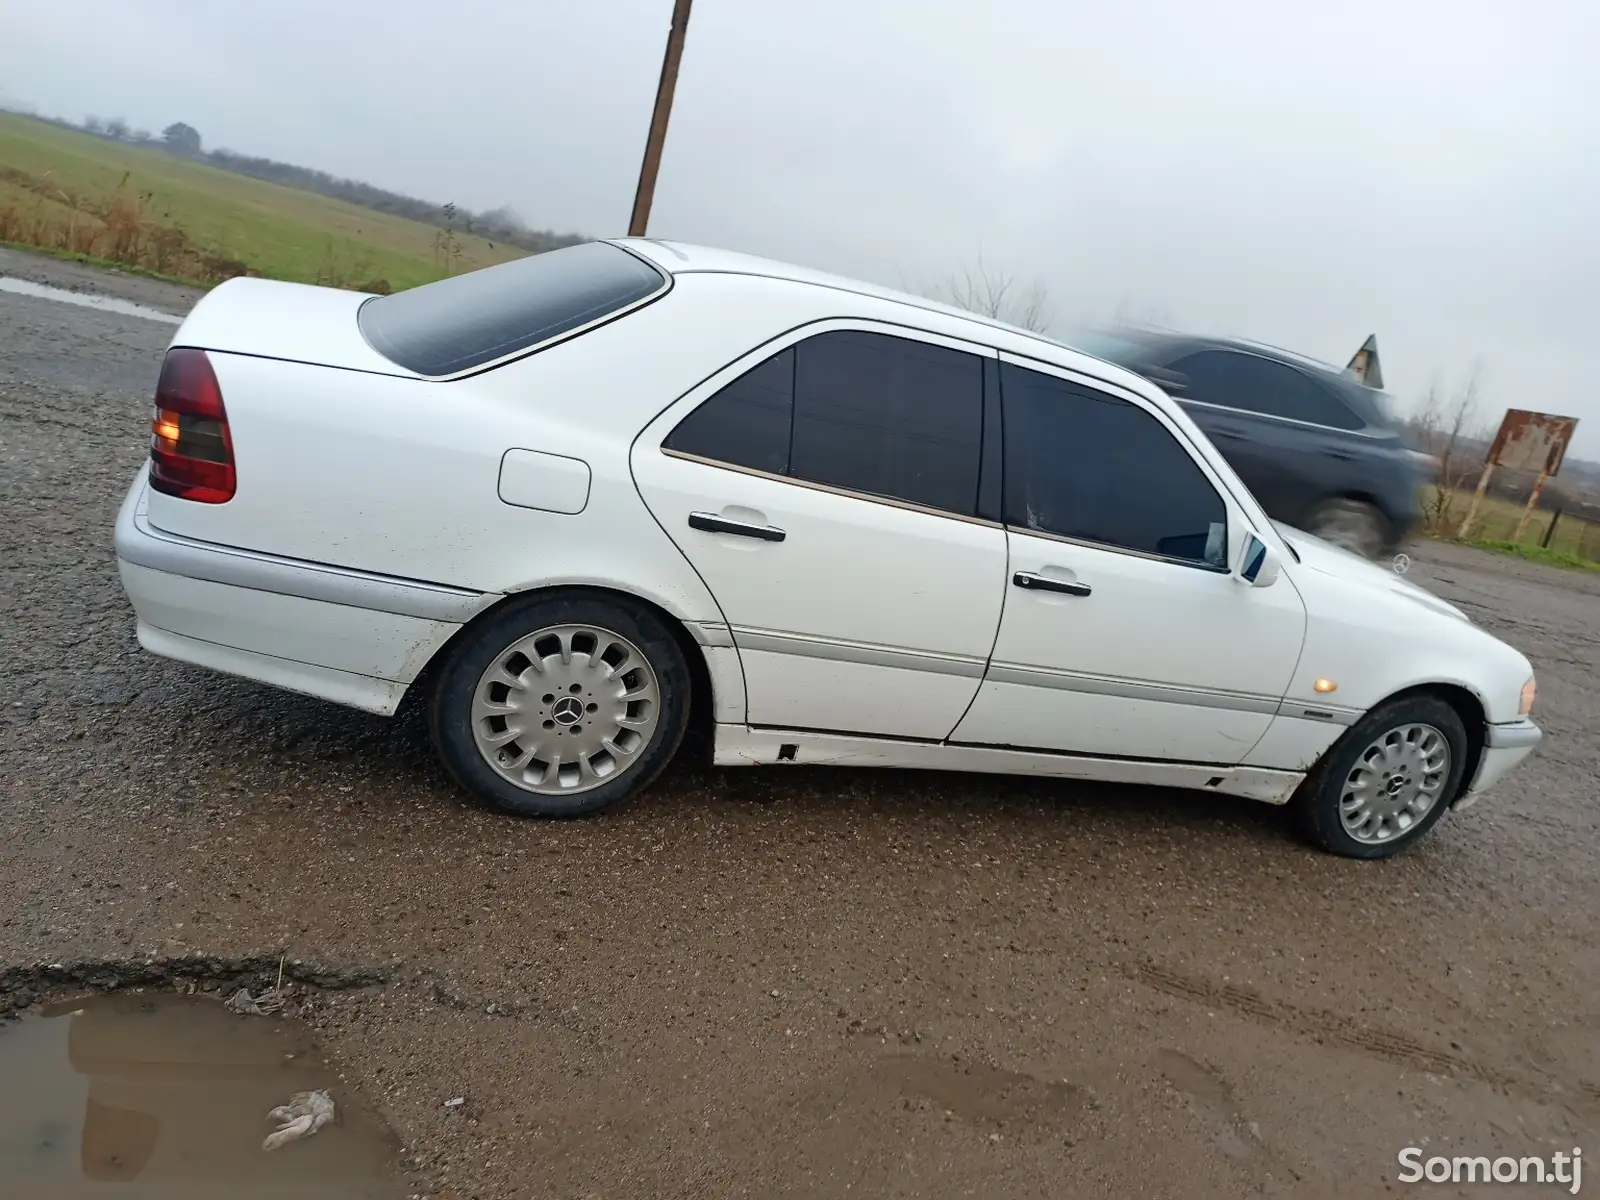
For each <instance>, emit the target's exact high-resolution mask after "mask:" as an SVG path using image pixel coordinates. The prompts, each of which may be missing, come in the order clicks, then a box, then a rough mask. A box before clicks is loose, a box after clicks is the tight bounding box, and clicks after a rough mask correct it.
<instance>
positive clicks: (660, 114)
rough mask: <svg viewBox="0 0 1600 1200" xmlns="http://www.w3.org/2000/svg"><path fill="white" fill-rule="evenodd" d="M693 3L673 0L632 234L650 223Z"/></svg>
mask: <svg viewBox="0 0 1600 1200" xmlns="http://www.w3.org/2000/svg"><path fill="white" fill-rule="evenodd" d="M692 3H693V0H674V2H673V5H672V29H671V31H670V32H669V33H668V34H667V53H666V56H665V57H664V58H662V60H661V82H660V83H658V84H657V85H656V108H655V111H654V112H653V113H651V114H650V136H649V137H648V138H647V139H645V143H644V163H643V164H642V165H641V166H640V167H639V190H638V191H637V192H635V193H634V196H633V219H632V220H631V221H629V222H628V236H629V237H643V236H644V231H645V227H646V226H648V225H649V224H650V203H651V201H653V200H654V199H655V196H656V172H657V171H659V170H660V169H661V147H662V145H663V144H664V143H665V142H666V140H667V118H668V117H670V116H671V115H672V93H673V91H674V89H676V88H677V86H678V62H679V60H680V59H682V58H683V39H684V35H685V34H687V33H688V32H689V6H690V4H692Z"/></svg>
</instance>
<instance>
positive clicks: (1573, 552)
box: [1423, 488, 1600, 570]
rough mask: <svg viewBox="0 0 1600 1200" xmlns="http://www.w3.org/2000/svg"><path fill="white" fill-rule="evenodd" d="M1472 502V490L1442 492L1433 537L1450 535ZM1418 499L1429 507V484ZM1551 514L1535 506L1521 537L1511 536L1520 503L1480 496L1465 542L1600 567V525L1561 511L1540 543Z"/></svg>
mask: <svg viewBox="0 0 1600 1200" xmlns="http://www.w3.org/2000/svg"><path fill="white" fill-rule="evenodd" d="M1471 503H1472V493H1471V492H1467V491H1458V490H1454V489H1452V490H1451V491H1450V492H1449V494H1448V495H1447V496H1446V497H1445V509H1444V512H1445V519H1444V520H1443V521H1441V522H1439V524H1438V528H1436V529H1435V530H1433V531H1432V532H1433V533H1434V535H1435V536H1442V537H1446V538H1451V539H1452V540H1453V539H1454V538H1455V536H1456V534H1457V533H1458V532H1459V529H1460V522H1461V519H1462V518H1463V517H1465V516H1466V513H1467V508H1468V506H1469V505H1470V504H1471ZM1423 504H1424V506H1425V507H1427V508H1430V509H1431V508H1432V507H1433V506H1434V504H1435V496H1434V493H1433V491H1432V489H1431V488H1430V489H1428V492H1427V493H1425V494H1424V497H1423ZM1554 516H1555V514H1554V513H1551V512H1546V511H1544V510H1542V509H1535V510H1534V511H1533V514H1532V515H1531V516H1530V517H1529V518H1528V527H1527V528H1526V529H1525V530H1523V532H1522V537H1521V539H1520V540H1518V539H1516V538H1515V536H1514V535H1515V534H1516V530H1517V522H1518V521H1520V520H1521V519H1522V505H1520V504H1513V503H1510V502H1509V501H1505V500H1496V499H1495V498H1494V497H1492V496H1485V497H1484V498H1483V499H1482V501H1480V502H1479V505H1478V513H1477V516H1476V517H1474V518H1473V522H1472V527H1471V528H1470V529H1469V530H1468V531H1467V534H1468V537H1467V539H1466V540H1467V541H1468V542H1470V543H1471V544H1472V545H1475V546H1481V547H1482V548H1484V549H1486V550H1497V551H1500V552H1501V553H1506V554H1517V555H1519V556H1520V557H1522V558H1528V559H1533V560H1535V561H1538V562H1549V563H1553V564H1555V565H1557V566H1567V567H1585V568H1588V569H1590V570H1600V524H1595V523H1592V522H1587V521H1584V520H1582V519H1580V518H1577V517H1573V516H1563V517H1561V518H1560V520H1558V521H1557V522H1556V527H1555V532H1554V534H1552V535H1551V538H1550V545H1549V546H1548V547H1541V546H1540V545H1539V543H1540V542H1542V541H1543V540H1544V536H1545V532H1546V531H1547V530H1548V529H1549V528H1550V522H1551V520H1552V519H1554Z"/></svg>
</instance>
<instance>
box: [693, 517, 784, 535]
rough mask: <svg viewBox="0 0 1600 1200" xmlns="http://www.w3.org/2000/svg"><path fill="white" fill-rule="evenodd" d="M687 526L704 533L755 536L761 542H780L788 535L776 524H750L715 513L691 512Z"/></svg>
mask: <svg viewBox="0 0 1600 1200" xmlns="http://www.w3.org/2000/svg"><path fill="white" fill-rule="evenodd" d="M689 528H690V529H700V530H704V531H705V532H706V533H731V534H732V535H733V536H734V537H747V538H756V539H758V540H760V541H763V542H781V541H783V539H784V538H785V537H787V536H788V535H787V534H786V533H784V532H783V530H781V529H779V528H778V527H777V526H776V525H752V524H751V523H750V522H748V521H730V520H729V519H728V518H727V517H719V516H717V514H716V513H705V512H692V513H690V514H689Z"/></svg>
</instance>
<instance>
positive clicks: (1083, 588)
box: [1011, 571, 1094, 596]
mask: <svg viewBox="0 0 1600 1200" xmlns="http://www.w3.org/2000/svg"><path fill="white" fill-rule="evenodd" d="M1011 582H1012V584H1013V585H1015V586H1016V587H1019V588H1027V589H1028V590H1029V591H1030V592H1060V593H1062V594H1063V595H1066V596H1087V595H1088V594H1089V593H1090V592H1092V591H1094V589H1093V588H1092V587H1090V586H1089V585H1088V584H1087V583H1069V582H1068V581H1067V580H1065V579H1051V578H1050V577H1049V576H1048V575H1036V574H1034V573H1033V572H1032V571H1018V572H1017V573H1016V574H1015V575H1013V576H1012V577H1011Z"/></svg>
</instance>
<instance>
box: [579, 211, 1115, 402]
mask: <svg viewBox="0 0 1600 1200" xmlns="http://www.w3.org/2000/svg"><path fill="white" fill-rule="evenodd" d="M610 242H611V243H613V245H618V246H626V248H629V250H632V251H635V253H640V254H643V256H645V258H648V259H650V261H651V262H654V264H656V266H658V267H661V269H662V270H666V272H667V274H669V275H696V274H707V275H758V277H762V278H776V280H786V282H790V283H808V285H811V286H818V288H834V290H835V291H848V293H853V294H856V296H867V298H870V299H878V301H886V302H890V304H906V306H909V307H914V309H923V310H925V312H936V314H939V315H942V317H950V318H954V320H960V322H965V323H968V325H982V326H986V328H989V330H998V331H1003V333H1008V334H1011V336H1013V338H1021V339H1026V341H1027V342H1032V344H1034V347H1035V350H1034V357H1038V358H1046V360H1051V362H1058V360H1059V362H1061V363H1062V365H1064V366H1077V368H1078V370H1082V366H1080V365H1078V360H1086V362H1088V363H1094V365H1096V366H1098V368H1099V370H1098V371H1090V373H1091V374H1102V376H1104V378H1106V379H1107V381H1109V382H1115V384H1120V386H1128V384H1126V381H1128V379H1141V378H1142V376H1138V374H1134V373H1130V371H1128V370H1126V368H1123V366H1120V365H1118V363H1114V362H1110V360H1107V358H1098V357H1096V355H1093V354H1090V352H1088V350H1080V349H1078V347H1075V346H1069V344H1067V342H1062V341H1058V339H1054V338H1046V336H1045V334H1042V333H1035V331H1032V330H1024V328H1021V326H1019V325H1011V323H1008V322H1003V320H998V318H995V317H986V315H982V314H981V312H971V310H970V309H962V307H957V306H955V304H946V302H942V301H936V299H928V298H926V296H918V294H915V293H910V291H901V290H898V288H885V286H880V285H877V283H867V282H866V280H859V278H850V277H846V275H834V274H830V272H827V270H814V269H813V267H802V266H797V264H794V262H779V261H778V259H770V258H762V256H758V254H746V253H741V251H738V250H717V248H712V246H698V245H693V243H688V242H666V240H661V238H653V237H621V238H610ZM1026 352H1027V350H1024V354H1026ZM1139 390H1144V389H1139Z"/></svg>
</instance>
